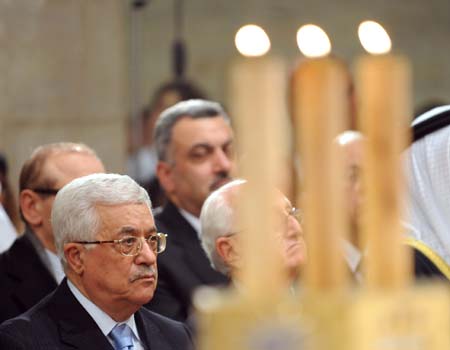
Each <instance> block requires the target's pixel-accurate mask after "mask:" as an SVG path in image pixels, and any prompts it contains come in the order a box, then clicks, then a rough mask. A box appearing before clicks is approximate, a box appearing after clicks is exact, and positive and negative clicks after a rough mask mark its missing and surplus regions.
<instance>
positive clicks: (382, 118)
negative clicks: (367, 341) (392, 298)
mask: <svg viewBox="0 0 450 350" xmlns="http://www.w3.org/2000/svg"><path fill="white" fill-rule="evenodd" d="M359 36H360V39H361V42H362V44H363V46H364V47H365V48H366V50H367V51H369V52H370V53H371V54H370V55H364V56H362V57H360V58H359V59H358V60H357V63H356V88H357V96H358V111H359V121H360V125H361V130H362V132H363V133H364V134H365V135H366V136H367V142H366V150H365V155H366V163H365V167H364V168H365V174H364V175H365V176H364V183H365V186H364V196H365V200H364V203H365V207H364V211H363V224H362V229H363V235H364V236H365V237H366V240H367V245H368V253H367V259H366V261H367V263H366V264H365V266H366V280H367V283H368V286H369V287H374V288H391V287H395V286H401V285H404V284H405V283H406V282H407V281H408V270H409V268H410V262H409V260H408V258H407V255H406V251H405V248H404V247H403V246H402V244H401V240H402V227H401V224H400V215H401V207H402V202H401V200H402V183H403V178H402V169H401V163H400V157H399V156H400V153H401V151H402V150H403V149H404V147H405V145H406V143H407V141H408V130H409V128H408V124H409V119H410V117H411V115H412V113H411V100H410V96H411V95H410V94H411V81H410V80H411V78H410V65H409V62H408V60H407V59H406V58H405V57H401V56H395V55H392V54H389V53H388V52H389V50H390V47H391V43H390V39H389V36H388V35H387V33H386V32H385V31H384V29H383V28H382V27H381V26H380V25H379V24H377V23H375V22H364V23H362V24H361V25H360V28H359Z"/></svg>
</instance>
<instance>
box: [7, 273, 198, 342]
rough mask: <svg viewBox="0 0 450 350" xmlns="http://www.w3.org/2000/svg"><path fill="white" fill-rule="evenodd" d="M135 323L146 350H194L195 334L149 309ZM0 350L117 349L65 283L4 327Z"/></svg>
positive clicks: (138, 316) (139, 313)
mask: <svg viewBox="0 0 450 350" xmlns="http://www.w3.org/2000/svg"><path fill="white" fill-rule="evenodd" d="M135 320H136V326H137V329H138V333H139V337H140V338H141V341H142V342H143V343H144V346H145V348H146V349H152V350H184V349H192V339H191V335H190V333H189V331H188V330H187V328H186V326H184V325H183V324H181V323H179V322H176V321H173V320H170V319H168V318H165V317H163V316H160V315H157V314H154V313H152V312H151V311H149V310H146V309H145V308H141V309H140V310H139V311H137V312H136V313H135ZM0 349H5V350H6V349H8V350H40V349H42V350H56V349H58V350H65V349H67V350H68V349H72V350H73V349H82V350H90V349H92V350H94V349H95V350H103V349H104V350H112V349H113V347H112V345H111V343H110V342H109V341H108V339H107V337H106V336H105V335H103V333H102V332H101V330H100V328H99V327H98V326H97V324H96V323H95V321H94V320H93V319H92V318H91V316H90V315H89V314H88V313H87V311H86V310H85V309H84V308H83V306H81V304H80V303H79V302H78V301H77V300H76V298H75V296H74V295H73V294H72V292H71V291H70V289H69V287H68V285H67V281H66V280H64V281H63V282H62V283H61V285H60V286H59V287H58V288H57V289H56V290H55V291H54V292H53V293H52V294H50V295H48V296H47V297H46V298H45V299H43V300H42V301H41V302H40V303H39V304H37V305H36V306H34V307H33V308H31V309H30V310H29V311H27V312H26V313H24V314H22V315H20V316H19V317H16V318H14V319H11V320H8V321H6V322H4V323H3V324H2V325H1V326H0Z"/></svg>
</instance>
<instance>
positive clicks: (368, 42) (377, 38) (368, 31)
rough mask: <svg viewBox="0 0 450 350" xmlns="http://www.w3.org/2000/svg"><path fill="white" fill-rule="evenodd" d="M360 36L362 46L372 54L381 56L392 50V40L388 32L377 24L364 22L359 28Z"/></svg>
mask: <svg viewBox="0 0 450 350" xmlns="http://www.w3.org/2000/svg"><path fill="white" fill-rule="evenodd" d="M358 36H359V40H360V41H361V45H362V46H363V47H364V49H365V50H366V51H367V52H369V53H371V54H374V55H380V54H385V53H388V52H389V51H390V50H391V39H390V38H389V35H388V33H387V32H386V30H385V29H384V28H383V27H382V26H381V25H380V24H379V23H377V22H374V21H364V22H362V23H361V24H360V25H359V27H358Z"/></svg>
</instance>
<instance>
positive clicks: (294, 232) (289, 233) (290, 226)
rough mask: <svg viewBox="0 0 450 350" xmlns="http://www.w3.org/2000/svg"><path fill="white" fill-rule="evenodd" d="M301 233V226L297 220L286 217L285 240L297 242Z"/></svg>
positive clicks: (290, 216)
mask: <svg viewBox="0 0 450 350" xmlns="http://www.w3.org/2000/svg"><path fill="white" fill-rule="evenodd" d="M302 233H303V231H302V226H301V225H300V223H299V222H298V220H297V219H296V218H295V217H293V216H292V215H289V216H288V217H287V228H286V238H288V239H296V240H298V239H299V238H300V236H301V235H302Z"/></svg>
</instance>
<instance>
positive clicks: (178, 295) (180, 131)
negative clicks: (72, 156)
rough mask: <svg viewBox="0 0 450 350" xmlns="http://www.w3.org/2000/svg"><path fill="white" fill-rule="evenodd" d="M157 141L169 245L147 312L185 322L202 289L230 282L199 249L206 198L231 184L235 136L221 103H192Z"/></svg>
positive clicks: (158, 130)
mask: <svg viewBox="0 0 450 350" xmlns="http://www.w3.org/2000/svg"><path fill="white" fill-rule="evenodd" d="M154 140H155V144H156V150H157V154H158V159H159V161H158V166H157V172H156V173H157V176H158V179H159V182H160V184H161V186H162V187H163V189H164V191H165V192H166V195H167V198H168V202H167V204H166V205H165V206H164V207H163V208H162V209H161V210H160V211H159V212H155V222H156V226H157V227H158V229H160V230H162V231H164V232H166V233H167V234H168V243H169V244H168V249H167V252H165V254H164V255H163V256H161V259H160V260H159V261H158V265H159V267H158V269H159V284H158V288H157V289H156V293H155V297H154V298H153V299H152V301H151V303H150V304H149V305H148V307H149V308H150V309H151V310H154V311H156V312H158V313H161V314H163V315H166V316H168V317H171V318H174V319H177V320H181V321H184V320H186V318H187V317H188V314H189V309H190V306H191V298H192V293H193V291H194V290H195V289H196V288H197V287H198V286H200V285H205V284H206V285H215V284H221V283H226V282H227V278H226V277H225V276H223V275H222V274H220V273H218V272H217V271H215V270H213V269H212V268H211V266H210V263H209V261H208V258H207V257H206V255H205V253H204V251H203V250H202V248H201V246H200V241H199V234H200V221H199V216H200V211H201V209H202V206H203V202H204V201H205V199H206V197H207V196H208V195H209V194H210V193H211V192H212V191H214V190H215V189H217V188H219V187H220V186H221V185H223V184H225V183H227V182H229V181H230V180H231V173H232V171H233V168H234V157H233V131H232V129H231V126H230V120H229V118H228V116H227V114H226V113H225V111H224V110H223V108H222V107H221V106H220V105H219V104H218V103H215V102H211V101H206V100H188V101H182V102H179V103H177V104H175V105H174V106H172V107H170V108H168V109H166V110H165V111H164V112H162V113H161V115H160V116H159V118H158V120H157V122H156V126H155V135H154Z"/></svg>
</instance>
